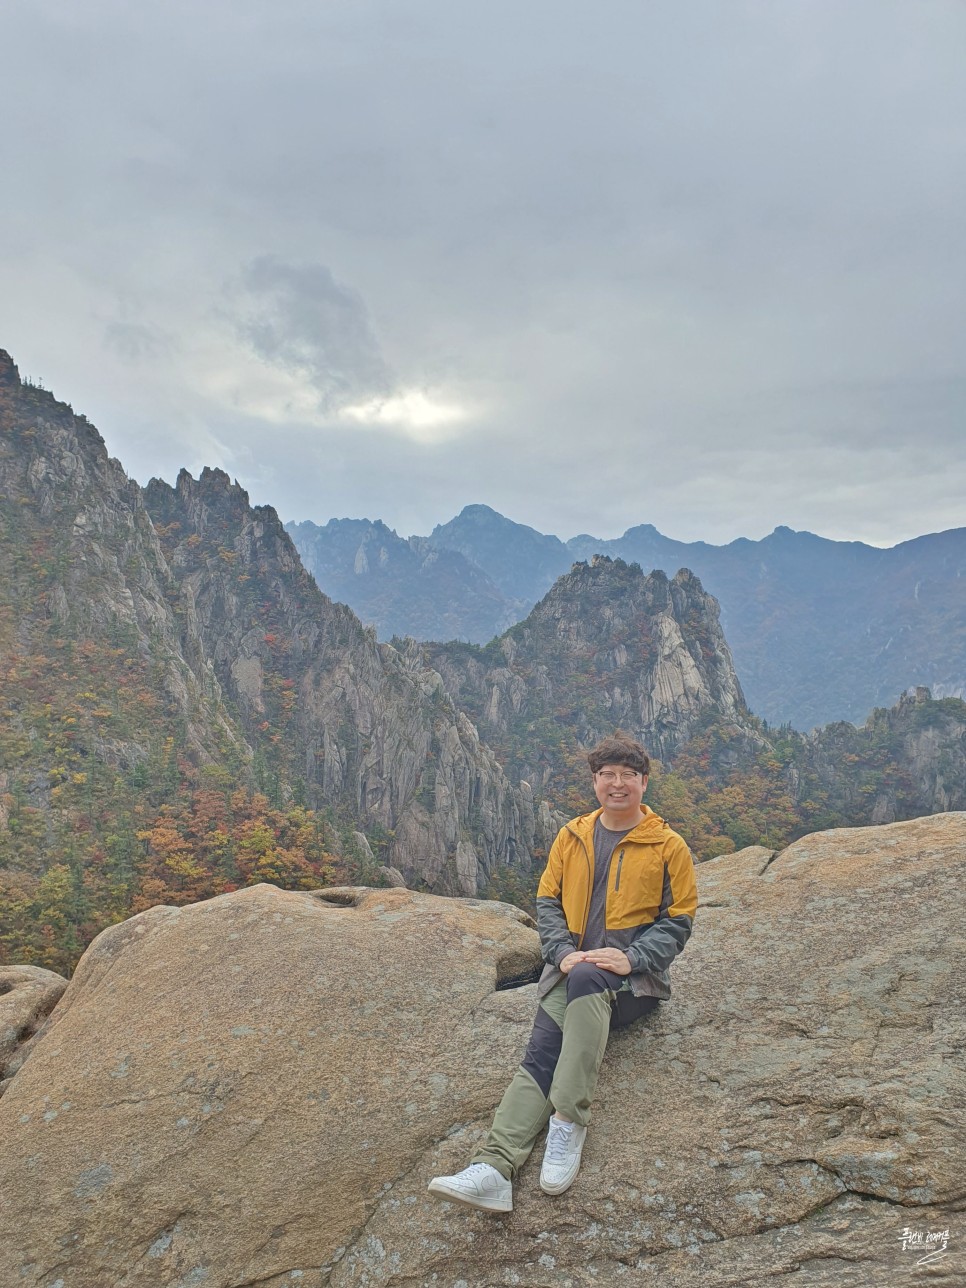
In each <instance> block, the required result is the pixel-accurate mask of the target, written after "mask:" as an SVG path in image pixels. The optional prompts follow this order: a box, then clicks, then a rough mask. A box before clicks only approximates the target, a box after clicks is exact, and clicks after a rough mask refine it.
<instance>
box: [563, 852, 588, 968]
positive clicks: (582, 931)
mask: <svg viewBox="0 0 966 1288" xmlns="http://www.w3.org/2000/svg"><path fill="white" fill-rule="evenodd" d="M567 831H568V832H569V833H570V835H571V836H574V837H576V838H577V840H578V841H579V842H580V845H581V849H582V850H583V852H584V858H585V859H586V860H587V903H586V905H585V907H584V920H583V923H582V925H581V927H580V938H579V939H578V940H577V951H578V952H579V951H580V945H581V944H582V943H583V942H584V935H586V933H587V918H588V917H589V916H590V896H591V892H592V891H593V888H594V865H593V864H592V863H591V861H590V853H589V851H588V849H587V846H586V845H585V844H584V838H583V837H582V836H577V833H576V832H575V831H574V830H573V829H572V828H569V827H568V828H567Z"/></svg>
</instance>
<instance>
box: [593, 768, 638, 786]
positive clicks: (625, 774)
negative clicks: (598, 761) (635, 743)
mask: <svg viewBox="0 0 966 1288" xmlns="http://www.w3.org/2000/svg"><path fill="white" fill-rule="evenodd" d="M597 777H598V778H599V779H600V781H601V782H602V783H616V782H618V781H620V782H622V783H633V782H636V780H637V779H638V778H640V774H639V773H638V772H637V770H636V769H624V770H622V771H621V772H620V773H619V774H615V773H614V771H613V769H601V770H600V771H599V772H598V774H597Z"/></svg>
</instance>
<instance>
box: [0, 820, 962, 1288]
mask: <svg viewBox="0 0 966 1288" xmlns="http://www.w3.org/2000/svg"><path fill="white" fill-rule="evenodd" d="M964 865H966V815H964V814H950V815H942V816H938V817H932V818H924V819H918V820H914V821H912V822H906V823H896V824H892V825H889V826H884V827H878V828H868V829H860V830H841V831H833V832H827V833H820V834H814V835H811V836H807V837H804V838H802V839H801V840H799V841H797V842H795V843H794V844H793V845H791V846H789V847H788V848H787V849H786V850H784V851H782V852H781V853H779V854H777V855H773V854H772V853H771V852H770V851H767V850H763V849H761V848H758V847H756V848H755V849H754V850H749V851H742V852H740V853H738V854H733V855H727V856H723V857H721V858H718V859H715V860H712V861H711V862H709V863H706V864H702V865H701V866H700V868H699V869H698V877H699V886H700V890H701V903H702V906H701V907H700V908H699V912H698V917H697V922H696V930H695V935H694V938H693V940H692V942H691V944H690V945H689V946H688V949H687V951H686V952H685V954H684V956H683V957H682V958H681V960H680V961H679V962H678V963H677V964H676V966H675V967H674V972H673V975H674V990H675V992H674V997H673V998H672V1000H671V1001H670V1002H669V1003H668V1004H666V1005H665V1006H664V1007H663V1008H662V1009H661V1011H660V1012H659V1013H658V1014H657V1015H656V1016H654V1017H652V1018H651V1019H650V1020H648V1021H646V1022H645V1023H644V1024H643V1025H642V1026H640V1027H638V1028H637V1029H632V1030H630V1031H627V1032H625V1033H621V1034H618V1035H616V1036H615V1038H614V1039H613V1041H612V1044H611V1049H610V1050H609V1051H608V1054H607V1057H606V1060H605V1064H604V1070H603V1074H602V1078H601V1083H600V1088H599V1096H598V1102H597V1106H596V1109H595V1118H594V1123H593V1125H592V1128H591V1131H590V1133H589V1134H588V1143H587V1147H586V1150H585V1156H584V1164H583V1167H582V1170H581V1173H580V1176H579V1177H578V1179H577V1182H576V1183H575V1185H574V1187H573V1189H572V1190H570V1191H569V1192H568V1193H567V1194H566V1195H563V1196H561V1197H560V1198H557V1199H554V1200H551V1199H549V1198H547V1197H546V1196H544V1195H543V1194H542V1193H541V1192H540V1191H539V1188H538V1185H537V1164H536V1160H533V1161H531V1163H530V1164H528V1166H527V1167H526V1168H525V1169H524V1170H523V1172H522V1174H521V1176H520V1178H519V1179H518V1182H517V1185H516V1187H515V1189H516V1192H515V1210H514V1212H513V1213H512V1214H510V1215H508V1216H506V1217H498V1218H494V1217H487V1216H484V1215H482V1214H476V1213H473V1212H469V1211H467V1210H465V1209H457V1208H455V1207H451V1206H449V1205H446V1204H440V1203H436V1202H434V1201H433V1200H431V1199H430V1198H429V1197H428V1196H427V1195H426V1192H425V1186H426V1182H427V1180H428V1179H429V1177H430V1176H432V1175H434V1174H435V1173H437V1172H439V1171H449V1170H451V1169H454V1168H458V1167H459V1166H461V1165H462V1164H463V1163H464V1162H465V1161H466V1159H467V1156H468V1155H469V1153H470V1151H471V1149H472V1148H473V1146H474V1144H475V1143H476V1141H477V1140H478V1139H479V1137H480V1135H481V1134H482V1133H483V1132H484V1131H485V1128H486V1125H487V1123H488V1120H489V1117H490V1114H491V1112H492V1109H493V1106H494V1105H495V1104H496V1102H497V1100H498V1098H499V1095H500V1093H501V1091H502V1088H503V1086H504V1084H505V1082H506V1080H507V1078H508V1076H509V1074H510V1072H511V1070H512V1069H513V1067H514V1065H515V1063H516V1061H517V1060H518V1059H519V1056H520V1053H521V1052H522V1049H523V1045H524V1042H525V1038H526V1034H527V1032H528V1029H529V1024H530V1019H531V1016H532V1010H533V1004H534V992H535V990H534V989H533V988H532V987H523V988H515V989H510V990H508V991H496V985H497V982H498V980H500V979H503V980H507V981H509V980H510V979H517V978H519V977H520V975H522V974H524V973H525V971H526V969H527V967H528V966H532V965H533V964H534V962H535V948H536V939H535V935H534V933H533V932H532V931H531V930H529V929H528V928H527V926H526V925H525V924H524V923H525V919H524V917H523V915H522V914H520V913H519V912H517V911H516V910H514V909H511V908H509V907H507V906H506V905H498V904H486V903H477V902H474V901H463V900H458V901H446V900H441V899H436V898H433V897H431V896H421V895H416V894H413V893H411V892H409V891H401V890H380V891H355V890H352V891H329V892H326V894H325V896H324V897H323V896H320V895H318V894H290V893H282V892H280V891H277V890H275V889H274V888H273V887H266V886H259V887H255V888H253V889H251V890H248V891H245V892H243V893H238V894H233V895H228V896H223V897H221V898H219V899H216V900H213V901H211V902H209V903H207V904H199V905H194V906H191V907H188V908H184V909H182V910H180V911H178V910H173V909H164V908H159V909H154V910H152V911H151V912H148V913H144V914H142V915H141V916H140V917H138V918H135V919H133V920H132V921H129V922H126V923H124V924H123V925H121V926H119V927H116V928H114V929H112V930H110V931H108V932H105V933H104V934H103V935H102V936H101V937H100V938H99V939H98V940H97V941H95V943H94V944H93V945H92V947H91V948H90V949H89V951H88V953H87V954H86V956H85V958H84V960H83V961H82V963H81V966H80V967H79V968H78V971H77V974H76V976H75V978H74V980H73V981H72V983H71V986H70V989H69V991H68V993H67V994H66V995H65V997H64V999H63V1001H62V1002H61V1004H60V1006H59V1007H58V1008H57V1011H56V1012H55V1016H54V1022H52V1023H51V1025H50V1027H49V1029H48V1031H47V1033H46V1034H45V1035H44V1036H43V1037H42V1039H41V1040H40V1041H39V1042H38V1043H37V1044H36V1045H35V1046H34V1048H33V1049H32V1051H31V1053H30V1056H29V1058H28V1059H27V1061H26V1063H25V1064H24V1065H23V1067H22V1068H21V1070H20V1072H19V1073H18V1074H17V1075H16V1077H15V1079H14V1080H13V1082H12V1083H11V1085H10V1087H9V1090H8V1091H7V1094H6V1096H5V1097H4V1098H3V1100H2V1101H0V1130H2V1132H3V1138H4V1142H5V1148H4V1151H3V1156H2V1159H0V1183H2V1186H3V1192H4V1195H5V1199H6V1203H5V1206H4V1208H3V1210H2V1212H0V1249H2V1251H0V1282H2V1283H4V1284H6V1283H8V1282H9V1283H11V1284H17V1285H24V1286H25V1288H34V1286H37V1288H40V1286H43V1288H52V1285H53V1284H54V1283H55V1282H56V1281H57V1279H58V1277H59V1278H60V1279H61V1281H62V1284H63V1288H95V1286H96V1288H103V1285H105V1284H111V1285H112V1288H134V1286H135V1285H149V1284H150V1285H164V1286H172V1288H173V1286H174V1285H178V1286H179V1288H188V1286H189V1285H199V1286H200V1285H204V1288H243V1286H245V1288H248V1286H251V1285H255V1284H258V1285H270V1288H283V1285H285V1286H286V1288H287V1286H289V1285H299V1288H322V1285H327V1286H330V1288H348V1286H349V1285H360V1286H361V1285H366V1286H373V1285H387V1286H389V1285H391V1286H392V1288H401V1286H403V1285H405V1286H406V1288H417V1286H419V1288H422V1286H423V1285H439V1286H440V1288H444V1286H446V1288H457V1285H461V1286H462V1288H470V1286H473V1288H476V1286H480V1288H483V1286H484V1285H486V1286H490V1285H492V1286H494V1288H495V1286H496V1285H511V1284H516V1285H525V1286H526V1288H587V1286H589V1285H601V1284H624V1283H626V1284H628V1285H638V1284H645V1285H646V1284H652V1283H653V1284H655V1285H658V1284H660V1285H662V1286H663V1285H666V1284H673V1285H675V1288H699V1285H700V1288H725V1285H728V1286H731V1288H754V1285H759V1284H769V1283H773V1282H781V1283H789V1284H795V1285H796V1288H797V1286H798V1285H804V1286H806V1288H813V1286H815V1288H817V1286H818V1285H829V1286H830V1288H831V1286H832V1285H835V1286H836V1288H839V1286H840V1285H846V1286H855V1288H883V1286H884V1285H885V1284H888V1283H892V1282H895V1281H897V1280H898V1279H899V1278H900V1277H905V1276H911V1277H912V1278H913V1281H916V1282H918V1281H919V1280H921V1281H923V1282H929V1283H936V1284H943V1285H949V1286H950V1288H952V1286H953V1285H961V1284H962V1283H963V1282H964V1280H966V1246H964V1244H966V1237H964V1230H963V1216H962V1207H963V1195H964V1191H966V1184H964V1180H966V1166H964V1158H966V1141H964V1121H963V1103H964V1077H963V1071H962V1064H961V1059H960V1056H959V1052H961V1050H962V1045H963V1036H964V1035H963V1028H964V1024H963V1002H964V994H966V979H964V974H966V968H964V962H966V952H964V948H966V944H964V942H963V931H962V927H961V918H960V916H959V910H958V908H957V906H956V901H955V898H954V897H953V895H954V891H955V890H956V889H957V888H960V887H961V883H962V875H963V867H964ZM947 1228H948V1229H949V1236H950V1237H949V1247H948V1250H947V1254H946V1256H945V1258H943V1259H940V1260H937V1261H935V1262H933V1263H931V1264H930V1265H927V1266H918V1265H917V1264H916V1257H917V1255H921V1253H920V1254H914V1253H912V1252H911V1251H903V1249H902V1245H901V1236H902V1231H903V1230H904V1229H910V1230H913V1231H923V1232H925V1231H937V1230H944V1229H947Z"/></svg>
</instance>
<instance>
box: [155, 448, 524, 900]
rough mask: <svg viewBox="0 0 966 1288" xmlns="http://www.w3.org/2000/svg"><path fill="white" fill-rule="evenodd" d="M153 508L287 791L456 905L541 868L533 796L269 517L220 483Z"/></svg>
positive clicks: (242, 710) (187, 490)
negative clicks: (326, 810)
mask: <svg viewBox="0 0 966 1288" xmlns="http://www.w3.org/2000/svg"><path fill="white" fill-rule="evenodd" d="M145 496H146V501H147V505H148V508H149V510H150V512H151V514H152V516H153V517H154V520H155V522H156V524H157V525H158V528H159V531H160V532H161V534H162V538H163V543H164V549H165V551H166V553H167V558H168V562H169V566H170V567H171V569H172V572H173V575H174V578H175V580H176V582H177V585H178V588H179V594H180V604H181V608H182V613H181V618H182V620H183V621H185V622H192V623H194V624H195V629H196V632H197V636H198V639H199V640H200V642H201V648H202V656H204V657H205V658H209V659H210V660H211V663H212V665H213V667H214V670H215V674H216V675H217V677H218V680H219V683H220V684H221V686H222V688H223V691H224V693H225V694H226V695H227V697H228V698H229V700H230V702H231V703H232V706H233V709H234V710H236V711H237V712H238V715H239V718H240V720H241V722H242V724H243V726H244V728H245V730H246V732H247V735H248V737H249V739H250V740H251V741H252V744H253V746H255V747H256V748H259V749H262V755H263V757H264V758H265V760H266V763H267V765H268V767H269V769H270V770H271V771H272V772H274V773H275V774H276V775H278V776H279V777H280V779H281V781H282V782H284V783H285V784H287V785H288V787H289V789H290V790H296V791H300V792H303V793H304V796H305V799H306V800H307V801H308V803H309V804H310V805H313V806H320V805H324V804H330V805H334V806H337V807H340V808H342V809H343V810H344V811H345V812H346V814H347V816H348V817H350V818H353V819H356V820H358V822H357V824H356V826H361V828H362V829H363V830H364V831H374V832H378V835H379V836H380V837H381V838H383V839H384V841H385V847H384V848H385V853H384V858H385V860H386V862H388V863H390V864H392V865H393V866H395V867H396V868H399V869H400V870H401V871H402V872H403V873H404V875H406V876H407V877H408V878H410V879H411V880H414V881H417V880H418V881H421V882H425V883H427V884H428V885H430V886H433V887H435V888H437V889H440V890H443V891H446V892H451V893H455V892H461V893H464V894H469V893H476V891H477V888H478V886H480V885H482V884H483V883H485V881H486V880H487V878H488V876H489V875H490V874H491V873H492V872H493V870H494V869H495V868H496V867H497V866H499V865H500V864H506V863H507V862H510V861H516V862H519V863H522V864H523V865H524V866H526V865H527V864H528V861H529V860H528V856H529V853H530V851H531V849H532V847H533V834H534V816H533V803H532V798H531V796H530V794H529V793H528V792H527V791H526V790H525V789H521V788H511V786H510V784H509V783H508V781H507V779H506V777H505V775H504V773H503V770H502V769H501V768H500V766H499V765H498V764H497V762H496V760H495V758H494V756H493V754H492V753H491V752H490V751H489V750H488V749H487V748H486V747H485V746H484V745H483V744H481V742H480V739H479V737H478V735H477V732H476V730H475V729H474V728H473V726H472V725H471V724H470V722H469V720H468V719H467V718H466V716H465V715H463V714H462V713H461V712H460V711H459V710H458V709H457V708H456V707H455V706H454V704H453V702H452V700H451V698H450V697H449V695H448V694H447V693H446V692H445V691H444V689H443V686H442V684H441V682H440V678H439V676H438V675H437V674H435V673H434V672H432V671H430V670H427V669H426V668H425V667H424V666H423V665H422V663H421V661H420V660H419V658H418V657H417V656H416V655H415V654H414V653H412V652H406V651H403V652H400V651H397V650H396V649H394V648H392V647H390V646H389V645H380V644H379V643H378V642H377V640H376V638H375V633H374V632H373V631H370V630H366V629H365V628H364V627H363V626H362V624H361V623H360V621H359V619H358V618H357V617H356V615H355V614H354V613H353V612H352V611H351V609H349V608H346V607H345V606H344V605H342V604H334V603H332V601H331V600H329V599H328V598H327V597H326V596H325V595H323V594H322V593H321V592H320V591H319V590H318V588H317V586H316V585H315V583H314V582H313V580H312V578H311V577H310V576H309V575H308V574H307V573H306V571H305V569H304V568H303V566H302V564H301V561H300V559H299V556H298V553H297V551H296V550H295V547H294V545H293V544H292V541H291V539H290V537H289V536H288V535H287V533H286V532H285V531H284V529H283V527H282V525H281V523H280V521H279V519H278V516H277V515H276V513H275V511H274V510H273V509H271V507H268V506H256V507H252V506H251V505H250V504H249V499H248V496H247V494H246V493H245V492H244V491H243V489H242V488H240V487H238V485H237V484H232V483H231V481H230V480H229V478H228V476H227V475H226V474H224V473H223V472H222V471H220V470H205V471H204V473H203V474H202V475H201V477H200V479H193V478H192V477H191V475H190V474H188V473H187V471H182V472H181V474H180V475H179V478H178V481H177V486H176V487H174V488H172V487H170V486H169V485H168V484H166V483H162V482H160V481H159V480H153V481H152V482H151V484H150V485H149V486H148V488H147V491H146V493H145ZM189 646H190V640H189V639H187V638H186V640H185V647H186V648H189Z"/></svg>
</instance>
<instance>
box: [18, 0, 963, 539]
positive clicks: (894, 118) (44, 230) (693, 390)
mask: <svg viewBox="0 0 966 1288" xmlns="http://www.w3.org/2000/svg"><path fill="white" fill-rule="evenodd" d="M2 39H3V44H4V59H3V73H2V76H0V121H2V130H0V183H2V194H3V198H2V201H0V347H2V348H6V349H8V350H9V351H10V352H11V354H12V355H13V357H14V358H15V359H16V361H17V362H18V363H19V365H20V368H21V372H22V373H23V374H24V375H26V376H31V377H33V378H34V379H41V380H42V381H43V382H44V384H45V385H46V386H47V387H48V388H50V389H53V391H54V392H55V393H56V394H57V395H58V396H59V397H61V398H63V399H64V400H66V401H69V402H71V403H72V404H73V406H74V407H75V409H77V410H80V411H84V412H86V413H87V415H88V416H89V417H90V419H91V420H93V421H94V423H95V424H96V425H97V426H98V428H99V429H100V431H101V433H102V434H103V435H104V438H105V439H106V441H107V444H108V447H109V448H110V450H111V452H112V453H113V454H114V455H116V456H118V457H120V459H121V460H122V462H123V463H124V465H125V467H126V468H127V470H128V472H129V473H130V474H132V475H133V476H134V477H135V478H137V479H139V480H140V481H141V482H146V481H147V480H148V478H150V477H151V476H152V475H155V474H157V475H160V476H161V477H164V478H167V479H168V480H169V481H173V479H174V477H175V475H176V474H177V472H178V470H179V469H180V468H181V467H182V466H187V468H188V469H190V470H191V471H192V472H193V473H197V472H198V471H199V470H200V469H201V468H202V467H203V466H204V465H219V466H221V467H222V468H224V469H226V470H227V471H228V472H229V473H230V474H232V475H233V476H235V477H237V478H238V480H239V481H240V482H241V483H242V484H244V486H246V487H247V488H248V490H249V492H250V494H251V498H252V500H253V502H256V503H267V504H272V505H274V506H275V507H276V508H277V509H278V511H279V513H280V514H281V516H282V518H283V519H286V520H288V519H313V520H315V521H316V522H319V523H324V522H325V521H326V520H328V519H329V518H332V517H342V516H352V517H363V516H367V517H369V518H373V519H374V518H382V519H384V520H385V521H386V522H387V523H388V524H390V525H391V526H392V527H395V528H396V529H397V531H399V532H400V533H401V534H403V535H408V534H410V533H414V532H419V533H426V532H428V531H430V529H431V528H432V527H433V525H434V524H436V523H438V522H444V521H446V520H447V519H449V518H451V517H452V516H453V515H454V514H455V513H457V512H458V511H459V510H460V509H461V508H462V507H463V506H464V505H466V504H469V503H472V502H484V503H486V504H488V505H491V506H493V507H494V508H496V509H498V510H500V511H501V512H502V513H504V514H506V515H508V516H509V517H511V518H513V519H516V520H518V521H520V522H524V523H530V524H532V525H533V526H534V527H537V528H539V529H541V530H542V531H547V532H554V533H556V534H557V535H559V536H561V537H565V538H566V537H568V536H572V535H574V534H575V533H578V532H592V533H594V534H595V535H600V536H605V537H610V536H615V535H618V534H620V533H621V532H623V530H624V529H625V528H627V527H629V526H631V525H632V524H636V523H653V524H655V525H656V526H657V527H658V528H659V529H660V530H661V531H662V532H664V533H666V534H667V535H669V536H672V537H677V538H680V539H683V540H695V539H698V538H703V539H705V540H708V541H713V542H724V541H729V540H731V539H733V538H734V537H737V536H749V537H759V536H762V535H764V534H765V533H767V532H769V531H771V529H772V528H774V527H775V526H776V525H777V524H787V525H788V526H790V527H793V528H807V529H810V530H811V531H813V532H819V533H821V534H823V535H825V536H830V537H836V538H857V539H861V540H866V541H871V542H874V543H877V544H884V545H890V544H893V543H894V542H896V541H900V540H903V539H906V538H908V537H912V536H915V535H918V534H920V533H924V532H931V531H937V530H939V529H942V528H950V527H960V526H963V525H966V505H964V498H966V446H964V423H966V416H964V412H966V328H964V310H966V304H964V301H966V219H964V211H966V75H964V65H966V4H963V3H962V2H961V0H904V2H903V3H898V4H897V3H891V2H890V0H780V2H777V0H760V2H758V3H743V2H738V0H735V2H730V0H709V2H707V3H705V2H704V0H605V2H604V3H599V4H590V3H588V2H587V0H583V2H582V3H573V2H571V0H513V3H506V2H505V0H487V2H486V3H485V4H470V3H463V4H460V3H455V2H454V0H420V2H419V3H416V2H415V0H385V2H378V0H305V2H304V3H303V2H302V0H272V2H271V3H269V2H268V0H204V3H201V4H199V3H197V0H192V2H191V3H188V2H187V0H159V2H158V3H155V4H150V5H149V4H132V3H131V0H82V2H79V0H20V2H18V0H8V3H7V4H5V5H4V7H3V17H2Z"/></svg>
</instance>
